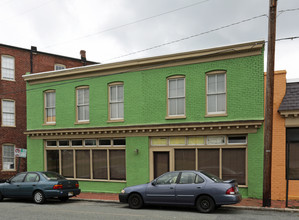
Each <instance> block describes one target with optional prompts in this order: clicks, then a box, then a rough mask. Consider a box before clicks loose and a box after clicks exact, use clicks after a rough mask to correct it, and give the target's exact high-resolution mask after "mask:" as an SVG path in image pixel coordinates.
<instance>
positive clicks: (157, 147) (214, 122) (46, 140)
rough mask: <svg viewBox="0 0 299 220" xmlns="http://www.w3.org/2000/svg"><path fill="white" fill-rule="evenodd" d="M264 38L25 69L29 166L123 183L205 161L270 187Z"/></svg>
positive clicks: (102, 183) (246, 182)
mask: <svg viewBox="0 0 299 220" xmlns="http://www.w3.org/2000/svg"><path fill="white" fill-rule="evenodd" d="M263 49H264V42H250V43H246V44H239V45H232V46H225V47H220V48H213V49H207V50H201V51H192V52H185V53H179V54H171V55H164V56H159V57H150V58H144V59H138V60H130V61H123V62H117V63H110V64H101V65H93V66H86V67H81V68H73V69H66V70H61V71H53V72H43V73H37V74H30V75H25V76H24V79H25V81H26V82H27V131H26V134H27V149H28V161H27V163H28V170H29V171H35V170H51V171H56V172H59V173H61V174H62V175H64V176H66V177H68V178H73V179H77V180H79V182H80V188H81V190H82V191H84V192H108V193H118V192H120V190H121V189H122V188H123V187H125V186H130V185H136V184H140V183H145V182H148V181H150V180H152V179H153V178H155V177H157V176H159V175H160V174H162V173H164V172H166V171H172V170H182V169H184V170H189V169H203V170H206V171H208V172H211V173H213V174H215V175H217V176H220V177H221V178H223V179H237V181H238V183H239V186H240V191H241V193H242V195H243V197H254V198H261V197H262V181H263V178H262V176H263V120H264V72H263V67H264V63H263V62H264V61H263Z"/></svg>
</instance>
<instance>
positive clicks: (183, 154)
mask: <svg viewBox="0 0 299 220" xmlns="http://www.w3.org/2000/svg"><path fill="white" fill-rule="evenodd" d="M194 169H196V167H195V150H194V149H193V150H189V149H188V150H185V149H184V150H175V170H194Z"/></svg>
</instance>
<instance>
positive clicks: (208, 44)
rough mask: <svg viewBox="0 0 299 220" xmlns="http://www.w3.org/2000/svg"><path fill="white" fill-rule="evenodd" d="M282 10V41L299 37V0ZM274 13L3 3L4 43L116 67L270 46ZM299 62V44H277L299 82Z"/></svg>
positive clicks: (114, 2)
mask: <svg viewBox="0 0 299 220" xmlns="http://www.w3.org/2000/svg"><path fill="white" fill-rule="evenodd" d="M290 9H294V10H290ZM278 11H279V12H278V17H277V34H276V38H277V39H281V38H288V37H299V26H298V22H299V0H278ZM268 13H269V0H0V27H1V32H0V33H1V34H0V43H2V44H7V45H12V46H17V47H22V48H27V49H30V47H31V46H36V47H37V49H38V50H39V51H43V52H48V53H54V54H59V55H64V56H69V57H75V58H80V54H79V52H80V50H82V49H83V50H86V55H87V59H88V60H91V61H96V62H101V63H108V62H109V63H111V62H117V61H121V60H131V59H137V58H143V57H149V56H158V55H164V54H171V53H179V52H185V51H192V50H202V49H207V48H213V47H220V46H226V45H233V44H239V43H246V42H251V41H259V40H265V41H267V40H268V37H267V34H268V17H267V16H266V15H268ZM241 21H243V22H241ZM216 29H217V30H216ZM206 32H208V33H206ZM266 53H267V44H266V49H265V55H266ZM130 54H131V55H130ZM298 61H299V39H293V40H283V41H277V42H276V61H275V69H276V70H287V78H288V79H292V78H299V65H298ZM266 62H267V57H266V56H265V63H266ZM265 70H266V67H265Z"/></svg>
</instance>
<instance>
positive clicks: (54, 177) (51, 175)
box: [42, 172, 65, 180]
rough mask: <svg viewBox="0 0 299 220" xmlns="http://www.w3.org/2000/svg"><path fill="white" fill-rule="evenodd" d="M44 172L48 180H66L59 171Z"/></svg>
mask: <svg viewBox="0 0 299 220" xmlns="http://www.w3.org/2000/svg"><path fill="white" fill-rule="evenodd" d="M42 174H43V176H44V177H45V178H46V179H47V180H64V179H65V178H64V177H63V176H61V175H59V174H58V173H54V172H44V173H42Z"/></svg>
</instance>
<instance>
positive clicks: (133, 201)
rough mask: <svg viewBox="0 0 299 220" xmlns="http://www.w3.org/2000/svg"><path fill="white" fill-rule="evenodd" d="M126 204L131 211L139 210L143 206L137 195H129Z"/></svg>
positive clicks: (140, 198)
mask: <svg viewBox="0 0 299 220" xmlns="http://www.w3.org/2000/svg"><path fill="white" fill-rule="evenodd" d="M128 202H129V206H130V208H131V209H140V208H141V207H142V206H143V199H142V197H141V196H140V195H139V194H137V193H134V194H132V195H130V196H129V200H128Z"/></svg>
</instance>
